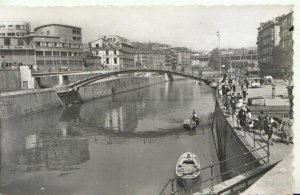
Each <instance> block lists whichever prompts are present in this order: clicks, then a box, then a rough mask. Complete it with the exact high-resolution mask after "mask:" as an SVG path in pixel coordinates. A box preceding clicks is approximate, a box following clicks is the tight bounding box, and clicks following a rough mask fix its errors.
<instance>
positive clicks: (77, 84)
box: [66, 69, 209, 91]
mask: <svg viewBox="0 0 300 195" xmlns="http://www.w3.org/2000/svg"><path fill="white" fill-rule="evenodd" d="M136 72H150V73H161V74H167V75H176V76H181V77H184V78H189V79H193V80H196V81H201V82H204V83H206V84H207V85H209V81H208V79H207V78H204V77H200V76H199V75H195V74H191V73H189V72H179V71H174V70H163V69H125V70H118V71H114V72H108V73H104V74H97V75H94V76H91V77H88V78H85V79H82V80H79V81H77V82H74V83H71V84H69V85H67V86H66V87H67V88H68V89H69V90H75V91H76V90H78V89H79V88H80V87H84V86H86V85H88V84H91V83H93V82H96V81H98V80H101V79H104V78H108V77H111V76H117V75H120V74H127V73H136Z"/></svg>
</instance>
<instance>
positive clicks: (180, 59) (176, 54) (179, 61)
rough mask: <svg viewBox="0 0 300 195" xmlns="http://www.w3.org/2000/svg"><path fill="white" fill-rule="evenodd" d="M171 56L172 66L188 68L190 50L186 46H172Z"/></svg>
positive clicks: (189, 64)
mask: <svg viewBox="0 0 300 195" xmlns="http://www.w3.org/2000/svg"><path fill="white" fill-rule="evenodd" d="M172 52H173V58H175V59H176V60H175V59H174V60H173V61H172V62H173V63H172V66H173V67H174V66H176V67H177V66H178V67H181V68H182V67H184V68H188V67H190V66H191V56H192V55H191V51H190V50H189V49H188V48H186V47H173V48H172Z"/></svg>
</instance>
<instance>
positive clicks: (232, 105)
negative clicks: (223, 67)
mask: <svg viewBox="0 0 300 195" xmlns="http://www.w3.org/2000/svg"><path fill="white" fill-rule="evenodd" d="M230 106H231V115H232V116H234V115H235V112H236V97H235V95H234V93H232V94H231V99H230Z"/></svg>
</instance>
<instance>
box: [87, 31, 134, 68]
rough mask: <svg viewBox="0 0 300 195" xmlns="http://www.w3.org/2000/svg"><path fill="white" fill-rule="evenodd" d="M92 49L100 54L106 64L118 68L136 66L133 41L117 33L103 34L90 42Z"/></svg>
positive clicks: (96, 53)
mask: <svg viewBox="0 0 300 195" xmlns="http://www.w3.org/2000/svg"><path fill="white" fill-rule="evenodd" d="M90 49H91V51H92V53H93V55H95V56H99V57H100V58H101V61H102V63H103V65H104V66H106V67H109V68H112V69H118V68H123V67H127V68H133V67H134V48H133V45H132V44H131V42H130V41H129V40H128V39H126V38H123V37H121V36H117V35H107V36H103V37H101V38H99V39H97V40H94V41H91V42H90Z"/></svg>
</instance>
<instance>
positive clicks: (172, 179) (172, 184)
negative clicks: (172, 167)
mask: <svg viewBox="0 0 300 195" xmlns="http://www.w3.org/2000/svg"><path fill="white" fill-rule="evenodd" d="M171 182H172V183H171V188H172V194H174V178H171Z"/></svg>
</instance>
